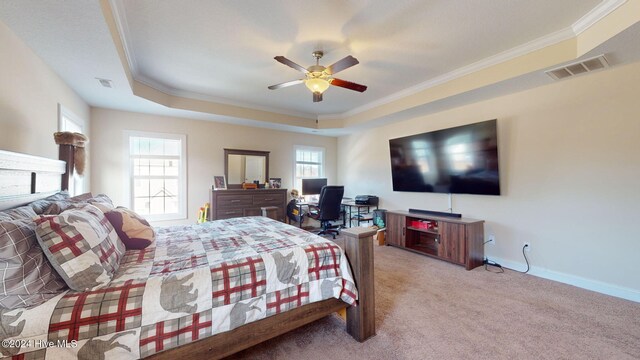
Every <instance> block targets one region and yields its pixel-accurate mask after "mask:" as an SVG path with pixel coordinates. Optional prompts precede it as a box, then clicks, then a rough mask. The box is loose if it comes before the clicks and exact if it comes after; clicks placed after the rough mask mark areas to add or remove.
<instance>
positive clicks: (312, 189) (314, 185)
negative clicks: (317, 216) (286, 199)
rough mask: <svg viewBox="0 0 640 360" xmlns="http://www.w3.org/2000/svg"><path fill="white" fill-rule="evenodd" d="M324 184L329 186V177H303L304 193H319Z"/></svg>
mask: <svg viewBox="0 0 640 360" xmlns="http://www.w3.org/2000/svg"><path fill="white" fill-rule="evenodd" d="M323 186H327V179H326V178H320V179H302V195H319V194H320V190H322V187H323Z"/></svg>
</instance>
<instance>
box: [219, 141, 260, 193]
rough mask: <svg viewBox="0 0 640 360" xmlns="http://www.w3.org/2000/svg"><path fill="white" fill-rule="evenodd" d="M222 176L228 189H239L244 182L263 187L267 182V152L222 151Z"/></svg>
mask: <svg viewBox="0 0 640 360" xmlns="http://www.w3.org/2000/svg"><path fill="white" fill-rule="evenodd" d="M224 174H225V176H226V177H227V186H228V187H229V188H230V189H240V188H242V183H244V182H247V183H255V182H258V187H264V186H265V183H266V182H267V181H269V152H268V151H257V150H240V149H224Z"/></svg>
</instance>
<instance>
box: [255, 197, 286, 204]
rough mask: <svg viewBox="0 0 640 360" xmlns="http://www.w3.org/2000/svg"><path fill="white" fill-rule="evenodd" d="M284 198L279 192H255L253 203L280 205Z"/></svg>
mask: <svg viewBox="0 0 640 360" xmlns="http://www.w3.org/2000/svg"><path fill="white" fill-rule="evenodd" d="M283 203H284V199H283V198H282V195H281V194H256V195H253V205H257V206H267V205H276V206H278V205H279V206H282V204H283Z"/></svg>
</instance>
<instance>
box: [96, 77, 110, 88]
mask: <svg viewBox="0 0 640 360" xmlns="http://www.w3.org/2000/svg"><path fill="white" fill-rule="evenodd" d="M96 80H98V82H99V83H100V85H102V86H104V87H106V88H112V87H113V84H112V82H111V80H109V79H101V78H96Z"/></svg>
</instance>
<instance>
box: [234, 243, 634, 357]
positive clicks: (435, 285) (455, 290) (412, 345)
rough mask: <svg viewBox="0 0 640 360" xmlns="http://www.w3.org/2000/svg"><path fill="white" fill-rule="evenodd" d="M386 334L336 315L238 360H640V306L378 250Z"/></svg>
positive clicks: (380, 315)
mask: <svg viewBox="0 0 640 360" xmlns="http://www.w3.org/2000/svg"><path fill="white" fill-rule="evenodd" d="M375 286H376V289H375V290H376V328H377V335H376V336H375V337H373V338H371V339H369V340H368V341H366V342H364V343H359V342H357V341H355V340H354V339H353V338H351V337H350V336H349V335H348V334H347V333H346V332H345V330H344V328H345V326H344V322H343V321H342V320H341V319H340V318H338V317H337V316H329V317H326V318H324V319H321V320H319V321H317V322H315V323H311V324H309V325H307V326H305V327H302V328H300V329H298V330H294V331H293V332H290V333H288V334H285V335H282V336H279V337H277V338H275V339H272V340H270V341H267V342H265V343H262V344H259V345H257V346H254V347H252V348H250V349H247V350H245V351H243V352H240V353H238V354H236V355H234V356H232V357H231V358H233V359H640V304H638V303H635V302H631V301H627V300H622V299H619V298H614V297H611V296H607V295H603V294H599V293H595V292H591V291H588V290H584V289H580V288H577V287H574V286H570V285H566V284H561V283H557V282H554V281H550V280H546V279H541V278H538V277H534V276H531V275H525V274H521V273H518V272H515V271H510V270H505V272H504V273H498V274H497V273H492V272H489V271H485V269H484V267H479V268H476V269H474V270H472V271H466V270H465V269H464V268H463V267H461V266H457V265H453V264H449V263H447V262H444V261H441V260H437V259H432V258H429V257H426V256H423V255H419V254H415V253H411V252H409V251H406V250H402V249H397V248H393V247H388V246H381V247H379V246H375Z"/></svg>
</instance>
